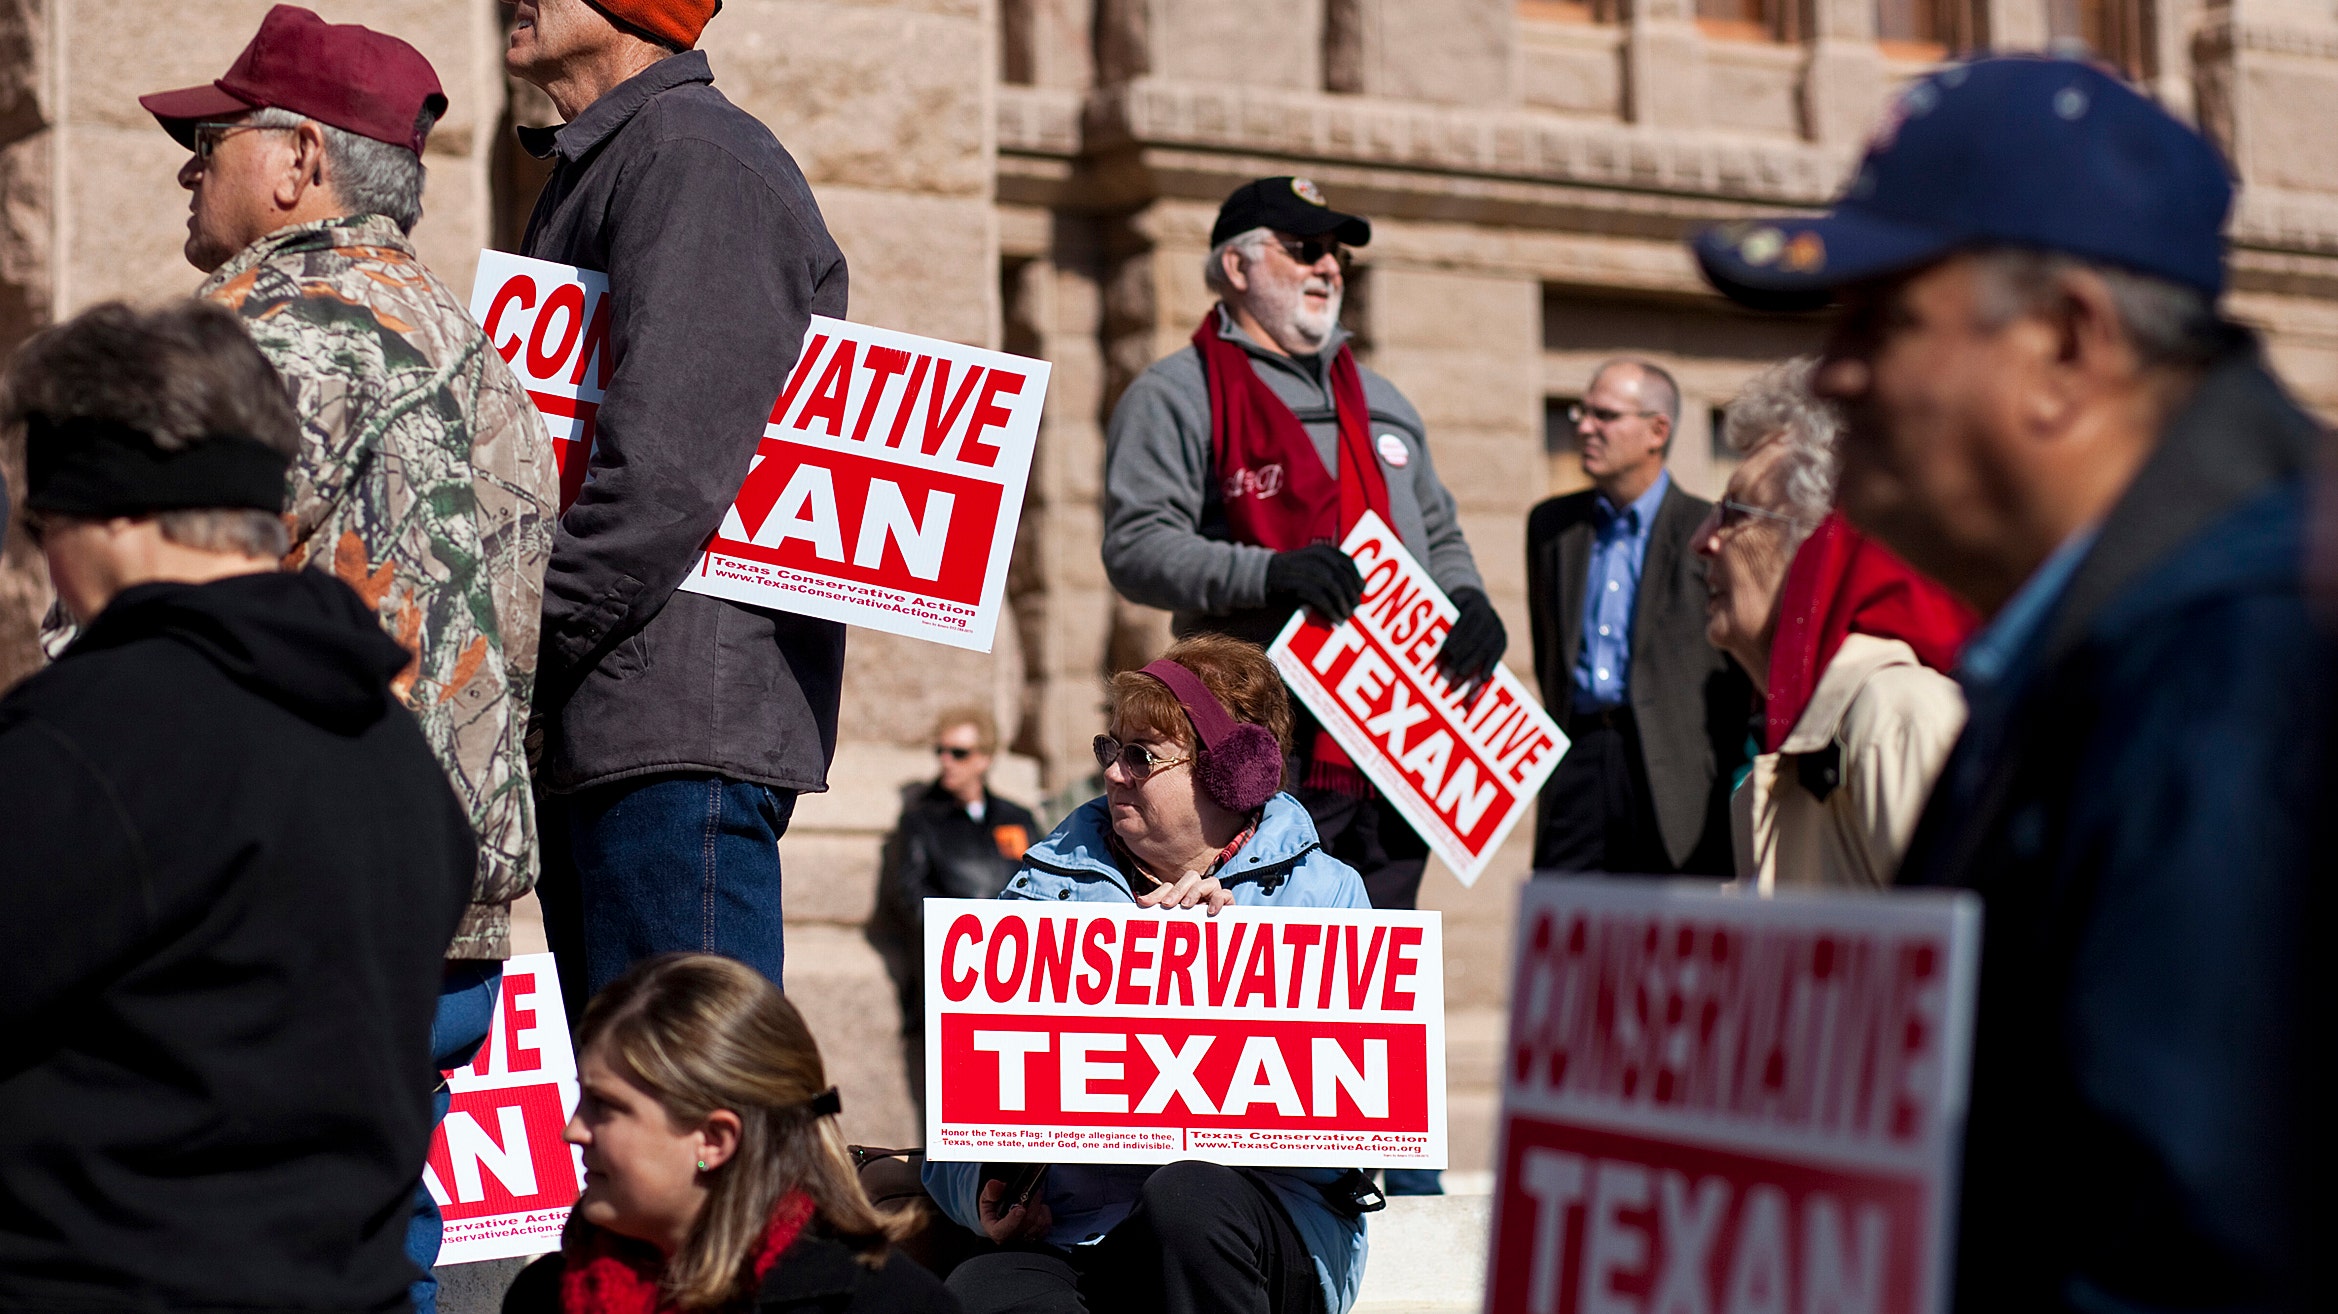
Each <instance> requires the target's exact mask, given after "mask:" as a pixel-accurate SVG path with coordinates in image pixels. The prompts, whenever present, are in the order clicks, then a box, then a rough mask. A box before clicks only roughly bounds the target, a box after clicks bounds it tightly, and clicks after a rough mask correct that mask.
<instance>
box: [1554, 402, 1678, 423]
mask: <svg viewBox="0 0 2338 1314" xmlns="http://www.w3.org/2000/svg"><path fill="white" fill-rule="evenodd" d="M1658 413H1659V412H1656V411H1618V410H1612V409H1610V408H1608V407H1605V406H1591V405H1586V404H1585V403H1583V402H1569V403H1567V423H1569V424H1575V425H1579V424H1581V423H1583V419H1584V417H1585V416H1589V417H1590V418H1591V419H1593V420H1596V421H1598V422H1599V425H1600V427H1601V428H1606V427H1607V426H1608V425H1611V424H1614V423H1615V422H1616V421H1618V420H1621V419H1624V418H1626V417H1628V416H1634V415H1656V414H1658Z"/></svg>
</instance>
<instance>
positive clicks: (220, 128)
mask: <svg viewBox="0 0 2338 1314" xmlns="http://www.w3.org/2000/svg"><path fill="white" fill-rule="evenodd" d="M291 131H292V129H290V128H278V127H271V126H269V125H267V124H264V123H210V122H206V123H198V124H196V125H195V127H194V129H193V132H194V136H195V158H196V159H198V160H201V161H202V162H203V163H205V164H209V163H211V157H212V156H213V155H214V154H216V153H217V152H218V150H219V143H221V142H222V141H225V140H227V139H228V138H229V137H232V136H234V135H235V134H237V133H239V132H291Z"/></svg>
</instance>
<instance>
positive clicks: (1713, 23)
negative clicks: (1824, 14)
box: [1697, 0, 1804, 41]
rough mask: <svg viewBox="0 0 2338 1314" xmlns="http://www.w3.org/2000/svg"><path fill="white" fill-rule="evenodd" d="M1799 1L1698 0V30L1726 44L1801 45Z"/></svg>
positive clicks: (1801, 24) (1801, 11) (1801, 28)
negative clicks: (1767, 42)
mask: <svg viewBox="0 0 2338 1314" xmlns="http://www.w3.org/2000/svg"><path fill="white" fill-rule="evenodd" d="M1802 16H1803V5H1802V4H1801V2H1800V0H1697V27H1698V28H1699V29H1700V30H1702V31H1703V32H1704V34H1705V35H1706V36H1709V37H1718V38H1720V39H1721V40H1724V41H1800V40H1801V39H1802V37H1803V27H1804V24H1803V21H1802Z"/></svg>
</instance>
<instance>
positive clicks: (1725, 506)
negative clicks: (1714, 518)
mask: <svg viewBox="0 0 2338 1314" xmlns="http://www.w3.org/2000/svg"><path fill="white" fill-rule="evenodd" d="M1756 517H1759V518H1760V519H1763V520H1779V521H1784V522H1785V523H1786V524H1789V525H1795V526H1801V525H1807V524H1809V523H1810V522H1809V521H1807V520H1804V519H1803V518H1802V517H1800V516H1790V515H1787V514H1786V513H1785V512H1783V511H1764V510H1763V509H1762V508H1760V507H1758V506H1747V505H1746V504H1745V503H1743V502H1737V501H1732V500H1730V499H1728V498H1723V499H1722V500H1721V524H1720V527H1721V528H1723V529H1735V528H1737V527H1738V526H1740V525H1742V524H1744V523H1745V522H1746V521H1748V520H1751V519H1754V518H1756Z"/></svg>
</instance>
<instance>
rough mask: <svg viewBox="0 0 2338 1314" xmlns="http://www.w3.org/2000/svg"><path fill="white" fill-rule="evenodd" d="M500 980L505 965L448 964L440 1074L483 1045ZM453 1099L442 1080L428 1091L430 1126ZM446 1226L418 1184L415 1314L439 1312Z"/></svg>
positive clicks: (410, 1247) (437, 1032)
mask: <svg viewBox="0 0 2338 1314" xmlns="http://www.w3.org/2000/svg"><path fill="white" fill-rule="evenodd" d="M502 984H503V964H501V963H487V962H474V961H467V960H466V961H457V962H451V963H448V964H447V965H446V978H445V982H444V984H442V985H441V986H440V987H439V991H438V1012H437V1013H436V1014H434V1015H433V1016H432V1017H431V1020H430V1053H431V1062H432V1063H433V1064H435V1065H436V1066H437V1067H438V1069H439V1070H440V1071H441V1072H444V1071H448V1070H450V1069H453V1068H459V1067H462V1066H463V1065H464V1064H466V1063H469V1062H470V1061H471V1060H472V1059H473V1058H475V1057H477V1056H478V1053H479V1046H480V1044H481V1043H483V1042H484V1041H485V1040H486V1039H487V1032H488V1029H489V1028H490V1027H492V1026H493V1025H494V1024H495V995H496V991H497V990H498V989H499V988H500V987H501V986H502ZM452 1102H453V1100H452V1097H451V1096H450V1095H449V1094H448V1093H447V1089H446V1087H445V1086H444V1085H443V1084H442V1085H440V1086H439V1087H438V1088H437V1089H436V1090H433V1091H432V1092H431V1093H430V1125H431V1126H432V1127H434V1128H435V1127H437V1126H438V1124H440V1123H442V1122H444V1121H446V1111H447V1106H448V1105H449V1104H450V1103H452ZM444 1230H445V1225H444V1222H443V1220H441V1219H440V1217H439V1212H438V1201H436V1200H433V1199H431V1198H430V1188H429V1187H427V1186H423V1185H422V1184H420V1183H419V1182H418V1183H416V1184H415V1186H414V1218H413V1221H411V1222H409V1223H408V1224H407V1225H406V1258H408V1259H410V1260H412V1261H414V1267H416V1268H418V1269H421V1270H422V1276H421V1277H418V1278H416V1279H415V1280H414V1284H413V1286H412V1287H411V1288H409V1289H408V1292H407V1298H408V1299H410V1300H412V1301H413V1302H414V1314H437V1310H438V1279H437V1278H436V1277H435V1276H433V1275H432V1273H431V1270H432V1269H433V1268H435V1267H436V1266H437V1264H438V1243H439V1237H440V1235H441V1234H442V1233H443V1232H444Z"/></svg>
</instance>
